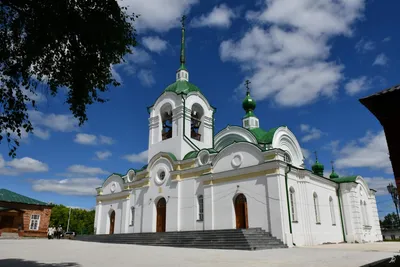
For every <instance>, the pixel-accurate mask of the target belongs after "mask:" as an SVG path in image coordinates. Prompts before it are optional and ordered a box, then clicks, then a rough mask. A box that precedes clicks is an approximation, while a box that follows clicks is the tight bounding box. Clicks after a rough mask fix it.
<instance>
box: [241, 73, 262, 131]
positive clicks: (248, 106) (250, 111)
mask: <svg viewBox="0 0 400 267" xmlns="http://www.w3.org/2000/svg"><path fill="white" fill-rule="evenodd" d="M250 83H251V82H250V81H249V80H246V81H245V83H244V85H245V86H246V97H245V98H244V100H243V102H242V107H243V109H244V111H246V115H244V117H243V127H244V128H247V129H252V128H258V127H259V121H258V118H257V117H256V115H254V110H255V109H256V101H254V99H253V98H251V95H250V86H249V85H250Z"/></svg>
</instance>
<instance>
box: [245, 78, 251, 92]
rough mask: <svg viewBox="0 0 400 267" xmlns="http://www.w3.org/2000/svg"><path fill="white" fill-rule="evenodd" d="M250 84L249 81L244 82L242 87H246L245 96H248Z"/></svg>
mask: <svg viewBox="0 0 400 267" xmlns="http://www.w3.org/2000/svg"><path fill="white" fill-rule="evenodd" d="M250 84H251V82H250V81H249V80H246V81H245V83H244V85H245V86H246V95H249V94H250V87H249V85H250Z"/></svg>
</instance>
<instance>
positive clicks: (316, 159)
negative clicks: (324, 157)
mask: <svg viewBox="0 0 400 267" xmlns="http://www.w3.org/2000/svg"><path fill="white" fill-rule="evenodd" d="M314 154H315V162H318V155H317V151H314Z"/></svg>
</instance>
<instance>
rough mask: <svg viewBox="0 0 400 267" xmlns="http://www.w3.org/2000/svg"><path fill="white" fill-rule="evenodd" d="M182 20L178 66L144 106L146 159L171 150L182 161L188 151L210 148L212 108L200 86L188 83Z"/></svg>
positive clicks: (183, 23) (212, 126) (212, 128)
mask: <svg viewBox="0 0 400 267" xmlns="http://www.w3.org/2000/svg"><path fill="white" fill-rule="evenodd" d="M185 19H186V16H183V17H182V19H181V23H182V28H181V52H180V67H179V69H178V70H177V71H176V77H175V82H174V83H173V84H170V85H169V86H168V87H167V88H166V89H165V90H164V92H163V94H162V95H161V96H160V97H159V98H158V99H157V100H156V102H155V103H154V105H153V106H151V107H149V108H148V111H149V113H150V118H149V150H148V161H150V160H151V158H152V157H153V156H154V155H156V154H158V153H160V152H166V153H171V154H173V155H174V156H175V158H176V159H177V160H182V159H183V158H184V157H185V155H186V154H187V153H189V152H191V151H200V150H201V149H204V148H212V147H213V143H212V140H213V131H214V108H213V107H212V106H211V105H210V104H209V103H208V101H207V99H206V98H205V97H204V96H203V94H202V93H201V91H200V89H199V88H198V87H197V86H196V85H194V84H192V83H190V82H189V71H188V70H187V68H186V55H185Z"/></svg>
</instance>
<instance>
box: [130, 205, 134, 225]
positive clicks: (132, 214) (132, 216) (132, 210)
mask: <svg viewBox="0 0 400 267" xmlns="http://www.w3.org/2000/svg"><path fill="white" fill-rule="evenodd" d="M134 224H135V207H131V224H130V225H131V226H133V225H134Z"/></svg>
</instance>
